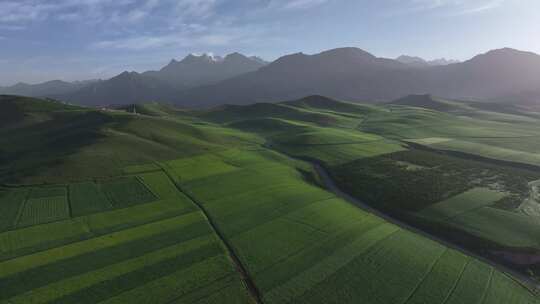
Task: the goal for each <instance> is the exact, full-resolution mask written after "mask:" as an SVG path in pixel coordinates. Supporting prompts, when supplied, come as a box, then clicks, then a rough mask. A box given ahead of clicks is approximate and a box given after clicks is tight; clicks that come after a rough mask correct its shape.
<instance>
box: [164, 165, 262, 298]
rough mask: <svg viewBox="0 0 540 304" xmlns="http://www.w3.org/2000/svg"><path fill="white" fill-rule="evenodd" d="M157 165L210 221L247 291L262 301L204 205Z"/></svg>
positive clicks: (252, 282) (167, 171) (240, 262)
mask: <svg viewBox="0 0 540 304" xmlns="http://www.w3.org/2000/svg"><path fill="white" fill-rule="evenodd" d="M158 165H159V166H161V167H162V169H163V171H164V172H165V174H167V176H168V177H169V179H170V180H171V181H172V182H173V184H174V185H175V186H176V187H177V188H178V190H179V191H180V192H182V193H184V194H185V195H186V196H187V197H188V198H189V199H190V200H191V201H192V202H193V203H194V204H195V205H196V206H197V207H198V208H199V209H200V210H201V211H202V212H203V214H204V216H205V217H206V219H207V221H208V223H210V226H211V227H212V229H213V230H214V232H215V233H216V235H217V236H218V237H219V239H220V240H221V242H222V244H223V245H224V246H225V248H226V249H227V251H228V255H229V258H230V259H231V261H232V262H233V263H234V264H235V266H236V269H237V271H238V272H239V274H240V275H241V277H242V280H243V281H244V283H245V284H246V287H247V289H248V291H249V292H250V294H251V296H252V297H253V299H254V300H255V301H256V302H257V303H263V301H262V297H261V294H260V292H259V290H258V288H257V286H256V285H255V283H254V281H253V279H252V278H251V276H250V275H249V273H248V272H247V270H246V268H245V266H244V265H243V264H242V261H241V260H240V258H238V256H237V255H236V253H235V252H234V249H233V247H232V245H231V244H229V242H228V241H227V239H226V238H225V236H224V235H223V234H222V233H221V231H220V230H219V228H218V226H217V225H216V224H215V222H214V221H213V220H212V217H211V216H210V214H209V213H208V211H207V210H206V209H205V207H204V206H203V204H202V203H200V202H199V201H198V200H196V199H195V197H193V196H192V195H191V194H190V193H188V192H186V191H184V190H183V189H182V187H181V186H180V185H179V183H178V182H177V181H176V179H175V178H174V177H173V176H172V175H171V173H170V172H169V170H167V168H165V167H164V166H162V165H161V164H158Z"/></svg>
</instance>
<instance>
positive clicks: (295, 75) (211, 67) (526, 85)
mask: <svg viewBox="0 0 540 304" xmlns="http://www.w3.org/2000/svg"><path fill="white" fill-rule="evenodd" d="M17 86H18V87H19V89H18V90H14V89H13V88H14V87H11V88H8V89H6V88H4V89H0V93H6V92H7V93H10V94H17V95H27V96H45V97H53V98H56V99H60V100H63V101H68V102H72V103H79V104H86V105H106V104H130V103H138V102H149V101H160V102H169V103H176V104H178V105H181V106H187V107H207V106H215V105H219V104H224V103H228V104H249V103H254V102H273V101H281V100H292V99H297V98H301V97H304V96H308V95H325V96H330V97H333V98H337V99H343V100H349V101H367V102H380V101H390V100H394V99H397V98H400V97H403V96H406V95H409V94H433V95H436V96H441V97H445V98H453V99H469V100H482V101H515V102H521V103H525V102H526V103H535V102H537V101H540V56H539V55H537V54H535V53H530V52H524V51H519V50H515V49H509V48H504V49H498V50H493V51H489V52H487V53H485V54H481V55H478V56H475V57H474V58H472V59H470V60H467V61H464V62H454V61H448V60H445V59H444V60H437V61H426V60H423V59H421V58H418V57H411V56H400V57H399V58H397V59H387V58H380V57H376V56H374V55H372V54H370V53H368V52H366V51H363V50H361V49H358V48H339V49H333V50H329V51H325V52H322V53H319V54H314V55H307V54H303V53H297V54H291V55H286V56H283V57H281V58H279V59H277V60H275V61H274V62H271V63H268V64H267V63H266V62H264V61H262V60H260V59H259V58H256V57H247V56H244V55H241V54H239V53H233V54H230V55H227V56H226V57H224V58H221V57H214V56H210V55H199V56H196V55H189V56H187V57H186V58H184V59H183V60H181V61H176V60H172V61H171V62H170V63H169V64H168V65H167V66H165V67H163V68H162V69H160V70H158V71H148V72H144V73H136V72H124V73H122V74H120V75H118V76H116V77H113V78H111V79H109V80H101V81H92V82H88V83H65V82H59V81H53V82H49V83H45V84H41V85H35V86H28V85H27V86H22V85H17ZM17 86H15V87H17ZM25 90H26V91H25Z"/></svg>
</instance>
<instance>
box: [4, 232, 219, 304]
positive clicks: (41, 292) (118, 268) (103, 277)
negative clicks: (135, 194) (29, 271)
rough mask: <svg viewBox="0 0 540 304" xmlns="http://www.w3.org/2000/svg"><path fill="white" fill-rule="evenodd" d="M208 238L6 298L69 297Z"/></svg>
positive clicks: (46, 299) (22, 300) (27, 300)
mask: <svg viewBox="0 0 540 304" xmlns="http://www.w3.org/2000/svg"><path fill="white" fill-rule="evenodd" d="M212 240H214V237H213V236H203V237H199V238H195V239H193V240H189V241H186V242H181V243H178V244H175V245H172V246H169V247H166V248H163V249H160V250H156V251H153V252H150V253H148V254H146V255H142V256H139V257H136V258H132V259H128V260H125V261H122V262H120V263H117V264H113V265H111V266H107V267H105V268H101V269H96V270H93V271H90V272H87V273H83V274H80V275H77V276H75V277H72V278H69V279H65V280H62V281H58V282H56V283H52V284H49V285H46V286H43V287H41V288H38V289H34V290H31V291H29V292H27V293H24V294H21V295H19V296H16V297H14V298H11V299H9V302H11V303H13V304H17V303H21V304H22V303H34V304H39V303H48V302H50V301H53V300H56V299H60V298H62V297H66V298H70V297H73V296H74V295H75V294H76V293H78V292H81V290H85V289H87V288H89V287H92V286H97V285H96V284H98V285H99V283H103V282H110V280H111V279H114V278H116V277H120V276H122V275H125V274H127V273H130V272H132V271H135V270H137V269H142V268H145V267H147V266H151V265H154V264H156V263H159V262H161V261H163V260H166V259H171V258H174V257H175V256H178V255H180V254H183V253H186V252H189V251H191V250H193V249H197V248H201V247H202V246H205V245H207V244H209V243H210V242H212ZM79 301H82V299H81V298H80V299H79Z"/></svg>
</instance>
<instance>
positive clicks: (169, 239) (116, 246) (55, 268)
mask: <svg viewBox="0 0 540 304" xmlns="http://www.w3.org/2000/svg"><path fill="white" fill-rule="evenodd" d="M206 226H207V224H206V223H205V222H204V221H200V222H197V223H194V224H191V225H185V226H182V227H178V226H177V227H170V228H166V227H163V226H161V227H159V226H157V227H155V228H156V234H153V235H146V236H142V237H139V238H136V239H134V240H132V241H126V240H121V239H118V238H113V239H102V240H101V241H100V242H101V243H105V245H106V246H104V247H101V248H99V249H97V250H92V248H85V249H87V250H88V251H87V252H82V253H78V254H77V255H76V256H72V257H69V258H66V257H60V259H59V260H56V261H52V262H49V263H47V264H44V265H41V266H38V267H34V268H32V269H28V270H26V271H21V272H19V273H16V274H13V275H11V276H9V277H4V278H2V279H0V285H2V286H9V288H6V289H2V290H0V299H3V298H7V297H12V296H15V295H18V294H21V293H23V292H25V291H28V290H30V289H34V288H39V287H42V286H45V285H47V284H50V283H51V282H57V281H59V280H63V279H66V278H69V277H72V276H76V275H78V274H80V273H84V272H88V271H92V270H94V269H99V268H103V267H106V266H108V265H112V264H115V263H119V262H121V261H123V260H125V259H130V258H133V257H136V256H140V255H144V254H147V253H150V252H152V251H155V250H159V249H161V248H164V247H167V246H171V245H173V244H176V243H178V242H182V241H186V240H189V239H192V238H196V237H199V236H202V235H205V234H208V233H210V230H207V229H205V227H206ZM136 233H138V234H145V233H144V232H143V231H140V230H138V231H136ZM146 234H148V233H146ZM118 242H119V243H118ZM107 243H108V244H107ZM92 245H97V246H99V244H95V242H93V244H92ZM53 250H54V249H53ZM51 251H52V250H51ZM45 253H47V252H45ZM45 258H46V257H45ZM15 261H17V260H15Z"/></svg>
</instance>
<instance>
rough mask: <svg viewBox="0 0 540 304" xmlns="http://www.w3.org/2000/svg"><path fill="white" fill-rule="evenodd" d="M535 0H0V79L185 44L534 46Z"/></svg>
mask: <svg viewBox="0 0 540 304" xmlns="http://www.w3.org/2000/svg"><path fill="white" fill-rule="evenodd" d="M539 9H540V2H537V1H533V0H522V1H520V0H481V1H474V3H473V1H463V0H407V1H395V0H384V1H377V2H376V3H372V2H368V1H352V0H294V1H283V0H254V1H249V2H248V3H238V2H235V1H231V0H200V1H193V0H175V1H173V0H120V1H112V0H60V1H55V3H54V4H51V1H47V0H22V1H12V0H8V1H0V43H1V44H2V46H3V47H2V48H1V49H0V68H1V69H0V70H1V71H2V72H0V85H4V86H5V85H13V84H15V83H18V82H27V83H38V82H43V81H47V80H53V79H62V80H66V81H74V80H85V79H97V78H104V79H106V78H109V77H112V76H114V75H116V74H118V73H120V72H122V71H125V70H129V71H132V70H133V71H138V72H141V71H145V70H152V69H158V68H160V67H162V66H164V65H165V64H167V62H168V61H169V60H171V59H173V58H175V59H181V58H183V57H184V56H186V55H187V54H189V53H214V54H218V55H224V54H227V53H231V52H240V53H243V54H245V55H256V56H259V57H261V58H264V59H266V60H269V61H271V60H274V59H276V58H278V57H280V56H282V55H286V54H290V53H296V52H304V53H307V54H314V53H318V52H320V51H323V50H327V49H332V48H337V47H349V46H350V47H359V48H361V49H364V50H366V51H368V52H370V53H372V54H374V55H376V56H378V57H385V58H396V57H397V56H399V55H410V56H419V57H422V58H424V59H427V60H431V59H438V58H447V59H457V60H461V61H464V60H467V59H470V58H471V57H473V56H475V55H477V54H479V53H484V52H486V51H489V50H491V49H497V48H503V47H511V48H515V49H520V50H524V51H532V52H536V53H539V52H540V42H539V41H537V40H534V39H530V37H537V36H538V35H539V34H540V29H539V27H538V26H536V17H537V16H535V15H536V14H535V11H536V12H537V11H538V10H539ZM313 20H316V21H317V22H313ZM411 20H412V22H411ZM516 29H518V30H516Z"/></svg>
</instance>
